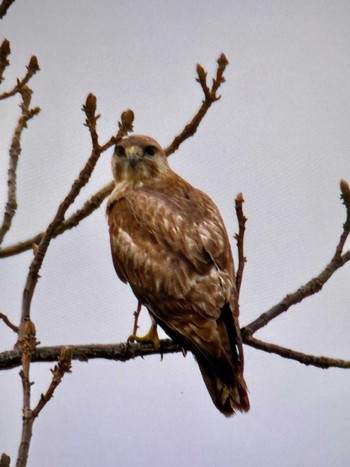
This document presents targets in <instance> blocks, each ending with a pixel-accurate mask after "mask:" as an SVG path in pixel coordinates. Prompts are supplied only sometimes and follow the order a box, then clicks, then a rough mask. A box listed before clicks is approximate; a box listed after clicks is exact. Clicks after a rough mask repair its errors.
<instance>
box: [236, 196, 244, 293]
mask: <svg viewBox="0 0 350 467" xmlns="http://www.w3.org/2000/svg"><path fill="white" fill-rule="evenodd" d="M243 203H244V198H243V195H242V193H238V195H237V196H236V199H235V209H236V216H237V220H238V233H237V234H235V236H234V238H235V239H236V242H237V249H238V269H237V273H236V289H237V302H239V293H240V290H241V285H242V279H243V271H244V265H245V263H246V262H247V258H246V257H245V256H244V233H245V224H246V222H247V218H246V217H245V215H244V213H243Z"/></svg>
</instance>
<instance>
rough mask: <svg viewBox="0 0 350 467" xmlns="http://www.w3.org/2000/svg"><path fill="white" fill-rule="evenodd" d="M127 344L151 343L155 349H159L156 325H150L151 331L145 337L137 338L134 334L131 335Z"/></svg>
mask: <svg viewBox="0 0 350 467" xmlns="http://www.w3.org/2000/svg"><path fill="white" fill-rule="evenodd" d="M128 342H151V343H152V344H153V345H154V347H155V348H156V349H159V347H160V339H159V337H158V331H157V325H156V323H154V324H152V326H151V329H150V330H149V331H148V333H147V334H146V335H145V336H142V337H139V336H137V335H136V334H131V336H129V338H128Z"/></svg>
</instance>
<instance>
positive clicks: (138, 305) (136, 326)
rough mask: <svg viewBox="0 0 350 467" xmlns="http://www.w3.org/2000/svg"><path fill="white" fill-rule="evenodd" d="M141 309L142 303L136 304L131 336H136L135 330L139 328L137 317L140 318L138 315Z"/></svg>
mask: <svg viewBox="0 0 350 467" xmlns="http://www.w3.org/2000/svg"><path fill="white" fill-rule="evenodd" d="M141 309H142V303H141V302H140V301H138V302H137V309H136V311H134V318H135V319H134V327H133V330H132V335H133V336H136V335H137V330H138V328H139V325H138V321H139V316H140V313H141Z"/></svg>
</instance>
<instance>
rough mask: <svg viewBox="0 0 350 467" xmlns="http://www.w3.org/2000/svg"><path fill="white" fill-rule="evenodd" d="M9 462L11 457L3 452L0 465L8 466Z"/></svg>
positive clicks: (2, 466) (0, 466)
mask: <svg viewBox="0 0 350 467" xmlns="http://www.w3.org/2000/svg"><path fill="white" fill-rule="evenodd" d="M10 462H11V457H10V456H8V455H7V454H5V453H4V452H3V453H2V454H1V458H0V467H10Z"/></svg>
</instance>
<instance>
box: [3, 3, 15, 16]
mask: <svg viewBox="0 0 350 467" xmlns="http://www.w3.org/2000/svg"><path fill="white" fill-rule="evenodd" d="M14 1H15V0H2V2H1V5H0V19H2V18H3V17H4V16H5V15H6V13H7V10H8V9H9V8H10V6H11V5H12V3H14Z"/></svg>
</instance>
